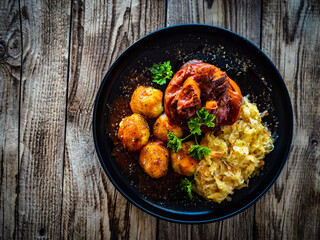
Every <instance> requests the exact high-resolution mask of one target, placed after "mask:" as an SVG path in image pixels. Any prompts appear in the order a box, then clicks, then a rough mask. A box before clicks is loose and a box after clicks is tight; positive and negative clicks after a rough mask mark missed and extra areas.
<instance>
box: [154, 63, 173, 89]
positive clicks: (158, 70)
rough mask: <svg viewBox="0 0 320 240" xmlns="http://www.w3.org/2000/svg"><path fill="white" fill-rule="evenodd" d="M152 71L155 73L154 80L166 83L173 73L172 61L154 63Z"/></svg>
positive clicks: (158, 82) (162, 83) (160, 83)
mask: <svg viewBox="0 0 320 240" xmlns="http://www.w3.org/2000/svg"><path fill="white" fill-rule="evenodd" d="M150 72H151V73H152V74H153V82H155V83H157V84H159V85H165V84H166V82H167V79H170V78H171V76H172V74H173V72H172V70H171V65H170V61H167V62H164V63H159V64H154V65H153V66H152V68H151V69H150Z"/></svg>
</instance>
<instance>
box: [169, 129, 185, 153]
mask: <svg viewBox="0 0 320 240" xmlns="http://www.w3.org/2000/svg"><path fill="white" fill-rule="evenodd" d="M167 137H168V140H169V141H168V144H167V147H168V148H171V149H172V150H173V151H175V152H176V153H177V152H178V151H179V150H180V149H181V144H182V139H180V138H178V137H177V136H176V135H175V134H174V133H173V132H171V131H170V130H169V131H168V134H167Z"/></svg>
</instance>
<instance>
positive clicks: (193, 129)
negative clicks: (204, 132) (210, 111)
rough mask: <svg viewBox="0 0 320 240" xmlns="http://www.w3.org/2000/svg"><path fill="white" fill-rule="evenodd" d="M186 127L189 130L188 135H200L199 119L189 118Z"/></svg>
mask: <svg viewBox="0 0 320 240" xmlns="http://www.w3.org/2000/svg"><path fill="white" fill-rule="evenodd" d="M188 127H189V129H190V133H192V134H198V135H201V129H200V127H201V123H200V119H199V118H197V117H195V118H191V119H190V120H189V121H188Z"/></svg>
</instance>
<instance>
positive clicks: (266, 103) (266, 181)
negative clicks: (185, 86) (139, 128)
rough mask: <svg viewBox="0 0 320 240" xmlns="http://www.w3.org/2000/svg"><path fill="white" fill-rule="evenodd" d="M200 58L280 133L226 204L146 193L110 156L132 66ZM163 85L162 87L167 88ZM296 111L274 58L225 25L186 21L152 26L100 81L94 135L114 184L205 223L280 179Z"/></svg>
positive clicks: (140, 200)
mask: <svg viewBox="0 0 320 240" xmlns="http://www.w3.org/2000/svg"><path fill="white" fill-rule="evenodd" d="M191 59H199V60H202V61H204V62H208V63H212V64H214V65H216V66H217V67H219V68H221V69H222V70H224V71H226V72H227V74H228V75H229V77H231V78H232V79H233V80H235V81H236V82H237V83H238V84H239V86H240V88H241V90H242V93H243V95H246V94H250V97H249V99H251V100H252V101H253V102H256V103H257V105H258V108H259V110H260V112H262V111H264V110H268V111H269V116H267V117H265V118H264V119H263V120H264V121H265V122H266V123H267V124H268V126H269V128H270V129H271V131H272V133H273V134H275V135H277V136H278V138H277V140H276V142H275V148H274V150H273V151H272V152H271V153H270V154H268V155H267V156H266V159H265V166H264V169H263V171H262V172H261V174H260V176H258V177H254V178H252V179H251V180H250V183H249V187H247V188H243V189H241V190H238V191H236V192H235V194H234V195H232V201H231V202H227V201H223V202H222V203H221V204H217V203H212V202H207V201H204V200H203V199H201V198H200V197H196V198H195V199H194V200H193V201H190V200H188V199H187V198H186V199H185V200H181V199H179V200H174V199H170V198H169V199H168V200H166V201H155V200H152V199H148V198H146V197H145V196H144V195H143V194H141V193H140V192H139V191H138V190H137V189H136V188H135V187H134V186H132V185H131V184H130V182H129V181H128V179H126V178H125V177H124V176H123V174H122V173H121V171H120V170H119V168H118V165H117V164H116V163H115V161H114V159H112V157H111V151H112V147H113V146H112V145H113V144H112V142H111V141H110V139H109V138H108V135H107V133H106V126H105V124H106V122H105V121H106V117H107V116H106V114H107V112H108V109H107V104H111V103H112V102H113V101H114V99H115V98H117V97H119V96H120V95H121V94H122V89H121V84H122V83H123V79H125V77H126V76H128V74H129V73H130V71H131V70H137V71H138V72H146V69H148V68H149V67H151V66H152V64H153V63H159V62H164V61H168V60H170V61H171V65H172V66H173V71H174V72H176V71H177V70H179V68H180V67H181V66H182V64H183V63H185V62H186V61H188V60H191ZM162 89H163V88H162ZM292 134H293V114H292V106H291V102H290V98H289V94H288V91H287V89H286V86H285V84H284V82H283V79H282V77H281V76H280V74H279V72H278V70H277V69H276V67H275V66H274V65H273V63H272V62H271V61H270V59H269V58H268V57H267V56H266V55H265V54H264V53H263V52H262V51H261V50H260V49H259V48H257V47H256V46H255V45H254V44H252V43H251V42H249V41H248V40H246V39H245V38H243V37H241V36H239V35H237V34H235V33H233V32H231V31H228V30H225V29H222V28H218V27H213V26H208V25H200V24H186V25H178V26H173V27H168V28H164V29H161V30H158V31H156V32H153V33H151V34H149V35H147V36H145V37H144V38H142V39H140V40H139V41H137V42H136V43H134V44H133V45H132V46H130V47H129V48H128V49H127V50H126V51H125V52H124V53H123V54H122V55H121V56H120V57H119V58H118V59H117V60H116V61H115V62H114V64H113V65H112V66H111V68H110V69H109V71H108V72H107V74H106V75H105V77H104V79H103V82H102V84H101V86H100V89H99V92H98V95H97V98H96V102H95V107H94V113H93V135H94V141H95V146H96V150H97V153H98V156H99V159H100V162H101V165H102V167H103V169H104V170H105V172H106V173H107V175H108V177H109V178H110V180H111V181H112V183H113V184H114V185H115V187H116V188H117V189H118V190H119V191H120V192H121V193H122V194H123V195H124V196H125V197H126V198H127V199H128V200H129V201H131V202H132V203H133V204H134V205H136V206H138V207H139V208H141V209H143V210H144V211H146V212H148V213H150V214H152V215H154V216H156V217H160V218H163V219H166V220H170V221H175V222H182V223H204V222H212V221H217V220H221V219H224V218H227V217H230V216H232V215H234V214H236V213H239V212H240V211H242V210H244V209H245V208H247V207H249V206H250V205H251V204H253V203H254V202H255V201H257V200H258V199H259V198H260V197H261V196H262V195H263V194H264V193H265V192H266V191H267V190H268V189H269V188H270V187H271V186H272V184H273V183H274V182H275V180H276V179H277V177H278V176H279V174H280V172H281V170H282V168H283V166H284V164H285V162H286V160H287V157H288V154H289V152H290V147H291V142H292Z"/></svg>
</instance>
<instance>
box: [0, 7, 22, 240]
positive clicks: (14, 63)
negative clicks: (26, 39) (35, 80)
mask: <svg viewBox="0 0 320 240" xmlns="http://www.w3.org/2000/svg"><path fill="white" fill-rule="evenodd" d="M0 16H7V17H6V18H4V17H1V21H0V239H13V238H15V236H16V235H15V234H16V233H17V231H16V230H17V214H16V213H17V210H18V209H17V186H18V180H17V179H18V174H19V164H18V152H19V98H20V94H19V92H20V73H21V49H22V44H21V28H20V14H19V4H18V2H15V1H5V2H2V3H1V4H0Z"/></svg>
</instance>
